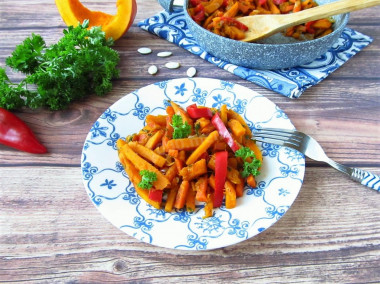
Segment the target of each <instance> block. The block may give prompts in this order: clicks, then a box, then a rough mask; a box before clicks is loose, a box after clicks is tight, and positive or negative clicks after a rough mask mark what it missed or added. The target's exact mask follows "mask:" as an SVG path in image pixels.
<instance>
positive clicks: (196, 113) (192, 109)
mask: <svg viewBox="0 0 380 284" xmlns="http://www.w3.org/2000/svg"><path fill="white" fill-rule="evenodd" d="M186 111H187V113H188V114H189V116H190V117H191V118H193V119H198V118H201V117H205V118H212V112H211V110H210V109H209V108H208V107H200V108H199V107H197V105H196V104H192V105H189V106H188V107H187V108H186Z"/></svg>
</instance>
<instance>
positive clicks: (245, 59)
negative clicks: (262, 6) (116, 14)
mask: <svg viewBox="0 0 380 284" xmlns="http://www.w3.org/2000/svg"><path fill="white" fill-rule="evenodd" d="M158 1H159V2H160V4H161V5H162V6H163V7H164V8H165V9H166V10H170V9H172V3H173V0H158ZM316 2H317V3H318V4H319V5H323V4H325V3H329V2H333V0H317V1H316ZM187 6H188V0H184V6H183V8H184V9H185V10H186V11H187V9H186V7H187ZM185 17H186V22H187V24H188V28H189V30H190V32H191V33H192V35H193V36H194V38H195V39H196V40H197V42H198V44H199V45H200V46H201V47H202V48H203V49H204V50H206V51H207V52H208V53H210V54H212V55H214V56H216V57H218V58H220V59H222V60H225V61H228V62H230V63H233V64H236V65H240V66H245V67H249V68H254V69H281V68H290V67H294V66H298V65H302V64H306V63H310V62H312V61H313V60H314V59H316V58H318V57H319V56H321V55H322V54H324V53H325V52H326V51H327V50H328V49H329V48H330V47H331V46H332V45H333V44H334V42H336V41H337V40H338V39H339V37H340V35H341V33H342V31H343V29H344V27H345V26H346V24H347V22H348V19H349V14H343V15H337V16H334V17H333V18H334V20H335V23H334V31H333V32H332V33H331V34H329V35H327V36H324V37H322V38H319V39H314V40H309V41H296V40H294V39H293V38H289V37H285V36H282V35H281V34H276V35H274V36H272V37H270V38H267V39H265V40H263V41H261V42H260V43H247V42H242V41H237V40H231V39H228V38H225V37H222V36H219V35H216V34H214V33H212V32H210V31H208V30H206V29H204V28H202V27H201V26H199V25H198V24H197V23H196V22H194V21H193V20H192V19H191V17H190V16H189V14H188V13H187V12H186V13H185Z"/></svg>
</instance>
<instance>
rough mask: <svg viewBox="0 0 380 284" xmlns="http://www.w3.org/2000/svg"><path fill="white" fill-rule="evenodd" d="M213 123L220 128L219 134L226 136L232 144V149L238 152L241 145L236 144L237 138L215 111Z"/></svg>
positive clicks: (225, 138) (226, 139)
mask: <svg viewBox="0 0 380 284" xmlns="http://www.w3.org/2000/svg"><path fill="white" fill-rule="evenodd" d="M211 123H212V124H213V125H214V126H215V128H216V129H217V130H218V132H219V135H220V136H222V137H223V138H224V141H226V143H227V144H228V146H230V148H231V149H232V151H234V152H236V151H237V150H239V148H240V147H239V145H238V144H236V142H235V140H234V139H233V138H232V136H231V133H230V132H228V130H227V128H226V126H225V125H224V123H223V121H222V119H221V118H220V116H219V115H218V114H217V113H215V114H214V116H213V117H212V119H211Z"/></svg>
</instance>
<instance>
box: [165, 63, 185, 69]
mask: <svg viewBox="0 0 380 284" xmlns="http://www.w3.org/2000/svg"><path fill="white" fill-rule="evenodd" d="M180 66H181V65H180V64H179V63H178V62H174V61H171V62H168V63H166V64H165V67H166V68H169V69H177V68H179V67H180Z"/></svg>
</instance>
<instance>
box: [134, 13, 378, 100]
mask: <svg viewBox="0 0 380 284" xmlns="http://www.w3.org/2000/svg"><path fill="white" fill-rule="evenodd" d="M138 26H139V27H140V28H142V29H144V30H146V31H148V32H150V33H153V34H156V35H158V36H159V37H161V38H163V39H166V40H168V41H169V42H172V43H174V44H176V45H178V46H180V47H182V48H184V49H186V50H188V51H189V52H191V53H193V54H195V55H198V56H199V57H201V58H203V59H205V60H207V61H208V62H211V63H213V64H215V65H216V66H218V67H220V68H222V69H224V70H227V71H228V72H231V73H232V74H235V75H237V76H239V77H241V78H243V79H245V80H248V81H250V82H253V83H255V84H257V85H260V86H263V87H265V88H267V89H270V90H273V91H275V92H277V93H280V94H282V95H284V96H287V97H289V98H298V97H300V96H301V94H302V93H303V92H304V91H305V90H306V89H308V88H310V87H312V86H314V85H316V84H318V83H319V82H321V81H322V80H323V79H325V78H326V77H327V76H328V75H329V74H330V73H331V72H333V71H335V70H336V69H338V68H339V67H340V66H342V65H343V64H344V63H345V62H346V61H347V60H349V59H350V58H351V57H352V56H354V55H355V54H356V53H358V52H359V51H360V50H361V49H363V48H364V47H366V46H367V45H368V44H370V43H371V42H372V38H370V37H369V36H366V35H364V34H361V33H359V32H357V31H355V30H352V29H350V28H345V30H344V31H343V33H342V35H341V37H340V40H339V41H338V42H337V43H336V44H335V45H334V46H333V47H332V48H330V49H329V51H327V52H326V54H324V55H323V56H321V57H320V58H318V59H316V60H315V61H314V62H312V63H310V64H306V65H302V66H298V67H294V68H287V69H281V70H271V71H267V70H265V71H263V70H255V69H249V68H246V67H242V66H237V65H233V64H230V63H228V62H226V61H223V60H220V59H218V58H216V57H214V56H212V55H210V54H209V53H207V52H206V51H204V50H203V49H202V48H201V47H200V46H199V45H198V44H197V43H196V41H195V39H194V38H193V36H192V35H191V33H190V31H189V30H188V28H187V25H186V20H185V16H184V12H183V11H182V10H181V11H177V12H174V13H171V14H169V13H167V12H166V11H162V12H160V13H158V14H156V15H154V16H153V17H150V18H148V19H146V20H144V21H141V22H139V23H138Z"/></svg>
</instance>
